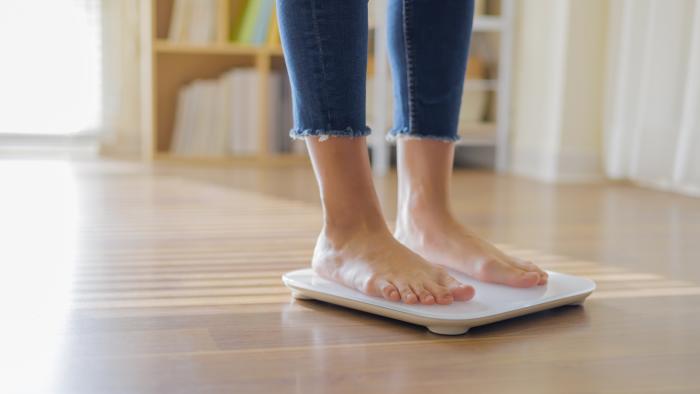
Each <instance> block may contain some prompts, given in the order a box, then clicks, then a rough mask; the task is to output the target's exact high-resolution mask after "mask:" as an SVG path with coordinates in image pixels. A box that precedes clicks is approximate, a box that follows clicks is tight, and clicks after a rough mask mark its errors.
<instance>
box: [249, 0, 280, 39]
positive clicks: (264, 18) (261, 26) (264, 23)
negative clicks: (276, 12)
mask: <svg viewBox="0 0 700 394" xmlns="http://www.w3.org/2000/svg"><path fill="white" fill-rule="evenodd" d="M260 2H261V4H260V11H259V13H258V15H257V18H256V21H255V28H254V31H253V36H252V37H251V43H252V44H254V45H262V44H264V43H265V42H267V37H268V35H269V34H270V24H271V23H272V10H273V9H274V8H275V1H274V0H261V1H260Z"/></svg>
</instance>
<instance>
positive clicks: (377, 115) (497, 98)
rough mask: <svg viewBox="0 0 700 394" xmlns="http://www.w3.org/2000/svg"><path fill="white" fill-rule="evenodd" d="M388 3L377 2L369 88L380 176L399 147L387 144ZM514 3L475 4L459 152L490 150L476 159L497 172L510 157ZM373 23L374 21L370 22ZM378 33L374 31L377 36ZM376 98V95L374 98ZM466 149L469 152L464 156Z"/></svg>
mask: <svg viewBox="0 0 700 394" xmlns="http://www.w3.org/2000/svg"><path fill="white" fill-rule="evenodd" d="M385 3H386V2H385V1H376V2H374V6H373V9H371V10H370V11H371V12H372V13H373V14H374V18H373V23H372V24H371V26H370V29H371V34H370V37H372V38H373V39H374V40H375V42H374V45H372V48H373V49H374V55H375V62H376V64H375V65H374V68H375V70H376V72H375V74H376V75H374V77H373V78H370V84H371V85H372V86H371V88H370V89H368V98H369V100H370V101H372V102H371V103H370V106H371V108H368V123H369V124H370V126H371V127H372V128H373V129H374V130H378V131H380V133H377V134H380V135H377V136H375V135H372V136H371V137H370V139H369V141H370V144H369V145H370V147H371V149H372V166H373V169H374V172H375V174H377V175H381V174H384V173H386V172H387V171H388V169H389V168H390V166H391V158H392V156H394V155H393V152H392V150H393V149H394V142H388V141H386V140H385V139H384V136H383V134H384V132H383V131H384V130H388V129H390V128H391V126H392V125H391V124H390V118H391V116H388V115H387V114H391V113H392V111H393V109H392V105H393V103H392V98H391V94H390V92H391V90H392V88H391V75H390V73H389V72H388V65H387V53H386V49H384V48H382V45H385V44H384V43H383V42H382V41H383V37H385V36H386V28H387V26H386V22H385V21H386V14H385ZM370 4H372V2H370ZM513 15H514V2H513V0H476V2H475V12H474V23H473V29H472V31H473V33H472V39H471V46H470V49H469V62H468V66H467V74H466V76H465V83H464V90H463V95H462V107H461V110H460V117H459V126H458V132H459V135H460V137H461V140H460V142H459V143H458V144H457V156H459V155H460V153H465V154H467V155H470V154H471V152H473V150H474V149H479V150H482V151H485V152H486V154H483V152H480V153H478V154H476V155H474V156H475V157H479V158H483V157H486V158H488V159H487V160H485V161H483V162H480V163H479V164H480V165H486V166H488V167H491V168H495V169H497V170H504V169H505V168H506V166H507V157H508V130H509V125H508V120H509V112H510V108H509V104H510V83H511V75H512V69H511V68H512V45H513V44H512V41H513V27H514V26H513V25H514V23H513ZM371 20H372V19H371ZM372 31H373V32H372ZM370 95H371V96H370ZM462 150H464V152H461V151H462Z"/></svg>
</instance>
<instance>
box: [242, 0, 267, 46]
mask: <svg viewBox="0 0 700 394" xmlns="http://www.w3.org/2000/svg"><path fill="white" fill-rule="evenodd" d="M262 1H263V0H248V4H247V5H246V8H245V12H244V13H243V20H242V21H241V28H240V32H239V34H238V36H237V39H236V41H237V42H240V43H245V44H249V43H251V42H252V40H253V34H254V32H255V23H256V22H257V20H258V16H259V14H260V11H261V7H262V5H263V4H262Z"/></svg>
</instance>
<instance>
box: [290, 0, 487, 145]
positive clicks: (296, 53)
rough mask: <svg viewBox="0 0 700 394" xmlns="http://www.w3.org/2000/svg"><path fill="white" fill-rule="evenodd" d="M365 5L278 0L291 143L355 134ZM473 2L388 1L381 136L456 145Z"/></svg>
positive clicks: (362, 91)
mask: <svg viewBox="0 0 700 394" xmlns="http://www.w3.org/2000/svg"><path fill="white" fill-rule="evenodd" d="M367 12H368V1H367V0H277V15H278V18H279V26H280V34H281V38H282V46H283V49H284V54H285V59H286V63H287V70H288V72H289V77H290V82H291V85H292V101H293V108H294V128H293V129H292V130H291V131H290V136H291V137H293V138H303V137H306V136H319V137H321V140H323V139H326V138H328V137H329V136H341V137H342V136H345V137H360V136H365V135H368V134H369V133H370V129H369V127H367V125H366V120H365V109H366V107H365V100H366V98H365V95H366V78H367V76H366V72H367V39H368V38H367V37H368V26H367V24H368V23H367ZM473 14H474V1H473V0H388V21H387V22H388V25H387V26H388V37H387V40H388V48H389V50H388V53H389V60H390V64H391V71H392V80H393V87H394V127H393V128H392V129H391V130H390V132H389V134H388V135H387V138H388V139H394V138H396V137H411V138H430V139H436V140H441V141H448V142H451V141H457V140H458V139H459V136H458V135H457V123H458V119H459V109H460V105H461V99H462V89H463V85H464V77H465V72H466V64H467V52H468V50H469V40H470V37H471V30H472V19H473Z"/></svg>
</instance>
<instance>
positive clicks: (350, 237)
mask: <svg viewBox="0 0 700 394" xmlns="http://www.w3.org/2000/svg"><path fill="white" fill-rule="evenodd" d="M312 267H313V269H314V271H315V272H316V273H317V274H319V275H321V276H323V277H325V278H327V279H330V280H333V281H336V282H339V283H341V284H343V285H345V286H347V287H350V288H353V289H357V290H359V291H361V292H363V293H365V294H369V295H371V296H376V297H384V298H385V299H387V300H391V301H400V300H403V302H405V303H407V304H416V303H421V304H425V305H431V304H435V303H437V304H450V303H452V301H455V300H457V301H466V300H469V299H471V298H472V297H474V288H473V287H471V286H468V285H464V284H462V283H460V282H458V281H457V280H456V279H454V278H452V277H451V276H450V275H449V274H447V272H446V271H445V270H444V269H443V268H442V267H438V266H435V265H432V264H430V263H428V262H427V261H425V260H424V259H423V258H421V257H420V256H419V255H417V254H415V253H413V252H412V251H410V250H409V249H408V248H406V247H405V246H404V245H402V244H401V243H399V242H398V241H397V240H396V239H394V237H392V235H391V233H390V232H389V231H388V229H384V230H378V231H366V230H363V231H353V232H351V231H347V230H341V231H340V232H338V231H335V232H333V231H328V230H327V229H324V230H323V231H322V232H321V235H319V237H318V240H317V242H316V248H315V249H314V257H313V261H312Z"/></svg>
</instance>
